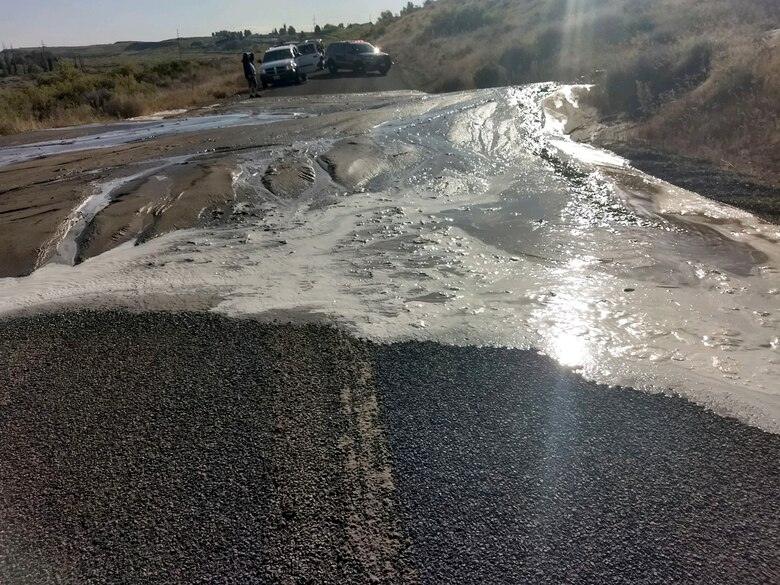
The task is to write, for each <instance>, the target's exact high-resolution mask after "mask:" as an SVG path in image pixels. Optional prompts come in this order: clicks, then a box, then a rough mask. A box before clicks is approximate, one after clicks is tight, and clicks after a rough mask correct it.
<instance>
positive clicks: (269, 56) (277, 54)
mask: <svg viewBox="0 0 780 585" xmlns="http://www.w3.org/2000/svg"><path fill="white" fill-rule="evenodd" d="M292 58H293V55H292V51H291V50H290V49H277V50H275V51H268V52H267V53H266V54H265V55H263V63H270V62H271V61H281V60H282V59H292Z"/></svg>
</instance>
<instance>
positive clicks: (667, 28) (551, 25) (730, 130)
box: [378, 0, 780, 183]
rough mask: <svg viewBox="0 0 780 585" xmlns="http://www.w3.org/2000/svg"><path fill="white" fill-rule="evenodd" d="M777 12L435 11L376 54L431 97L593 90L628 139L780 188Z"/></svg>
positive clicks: (430, 6) (666, 7)
mask: <svg viewBox="0 0 780 585" xmlns="http://www.w3.org/2000/svg"><path fill="white" fill-rule="evenodd" d="M778 29H780V2H777V0H745V1H741V2H737V1H736V0H708V1H707V2H701V1H699V0H657V1H654V2H645V1H642V0H598V1H597V0H479V1H474V0H439V1H437V2H429V3H427V5H426V6H425V7H424V8H422V9H419V10H414V11H411V12H409V13H407V14H405V15H404V16H402V17H400V18H396V19H394V21H393V22H392V23H391V24H389V25H388V26H387V27H386V30H385V32H384V34H383V35H382V36H381V38H380V39H379V41H378V42H379V44H380V45H381V46H382V47H383V48H385V49H387V50H389V51H391V52H392V53H393V55H394V57H395V59H396V61H398V62H401V63H404V64H405V65H406V66H408V67H410V68H412V69H413V70H414V72H415V74H416V76H417V80H418V83H419V85H420V86H421V87H422V88H423V89H426V90H429V91H452V90H458V89H466V88H473V87H487V86H493V85H503V84H519V83H526V82H534V81H548V80H555V81H562V82H586V83H595V84H597V87H596V88H595V89H594V91H593V92H592V100H593V104H594V105H595V106H597V107H598V111H599V112H600V114H601V115H602V117H603V119H604V120H607V121H609V122H612V123H615V122H620V123H621V127H622V128H623V129H624V130H625V132H626V134H625V136H626V137H627V138H628V139H631V140H641V141H647V142H648V143H649V144H651V145H653V146H654V147H656V148H660V149H664V150H667V151H670V152H676V153H684V154H686V155H689V156H694V157H699V158H703V159H707V160H710V161H713V162H716V163H718V164H721V165H726V166H728V167H730V168H734V169H738V170H741V171H745V172H749V173H752V174H754V175H756V176H759V177H761V178H763V179H764V180H766V181H769V182H773V183H778V182H780V31H778Z"/></svg>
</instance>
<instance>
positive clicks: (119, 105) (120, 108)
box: [103, 96, 145, 118]
mask: <svg viewBox="0 0 780 585" xmlns="http://www.w3.org/2000/svg"><path fill="white" fill-rule="evenodd" d="M144 111H145V104H144V100H143V99H142V98H141V97H139V96H113V97H112V98H111V99H110V100H109V101H108V102H106V104H105V105H104V106H103V112H104V113H105V114H106V115H108V116H111V117H112V118H135V117H136V116H140V115H142V114H143V113H144Z"/></svg>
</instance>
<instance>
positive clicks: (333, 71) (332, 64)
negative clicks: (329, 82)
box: [328, 61, 339, 75]
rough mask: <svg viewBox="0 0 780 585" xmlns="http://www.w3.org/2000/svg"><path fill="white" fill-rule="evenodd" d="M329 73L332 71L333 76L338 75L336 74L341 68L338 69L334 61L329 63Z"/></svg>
mask: <svg viewBox="0 0 780 585" xmlns="http://www.w3.org/2000/svg"><path fill="white" fill-rule="evenodd" d="M328 71H330V74H331V75H336V73H338V71H339V68H338V67H336V64H335V63H334V62H333V61H331V62H330V63H328Z"/></svg>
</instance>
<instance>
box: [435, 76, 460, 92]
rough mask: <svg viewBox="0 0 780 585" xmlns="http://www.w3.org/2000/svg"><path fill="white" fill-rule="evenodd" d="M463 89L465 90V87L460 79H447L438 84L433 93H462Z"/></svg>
mask: <svg viewBox="0 0 780 585" xmlns="http://www.w3.org/2000/svg"><path fill="white" fill-rule="evenodd" d="M464 89H467V86H466V84H465V83H464V82H463V80H462V79H461V78H460V77H448V78H446V79H444V80H442V81H440V82H439V84H438V85H437V86H436V89H435V91H436V92H437V93H449V92H453V91H462V90H464Z"/></svg>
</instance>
